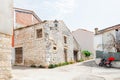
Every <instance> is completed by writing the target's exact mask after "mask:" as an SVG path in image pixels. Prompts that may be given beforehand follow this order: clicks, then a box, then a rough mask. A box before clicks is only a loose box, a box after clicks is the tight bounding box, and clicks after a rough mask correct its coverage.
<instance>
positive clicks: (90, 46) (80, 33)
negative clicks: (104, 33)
mask: <svg viewBox="0 0 120 80" xmlns="http://www.w3.org/2000/svg"><path fill="white" fill-rule="evenodd" d="M72 35H73V36H74V38H75V39H76V40H77V42H78V44H79V45H80V48H81V51H83V50H88V51H90V52H91V53H93V54H92V56H93V55H94V53H95V50H94V33H93V32H91V31H88V30H85V29H77V30H75V31H72Z"/></svg>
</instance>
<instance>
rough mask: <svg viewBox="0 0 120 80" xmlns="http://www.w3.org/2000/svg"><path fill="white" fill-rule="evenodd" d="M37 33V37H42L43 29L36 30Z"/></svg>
mask: <svg viewBox="0 0 120 80" xmlns="http://www.w3.org/2000/svg"><path fill="white" fill-rule="evenodd" d="M36 33H37V35H36V36H37V38H42V29H37V30H36Z"/></svg>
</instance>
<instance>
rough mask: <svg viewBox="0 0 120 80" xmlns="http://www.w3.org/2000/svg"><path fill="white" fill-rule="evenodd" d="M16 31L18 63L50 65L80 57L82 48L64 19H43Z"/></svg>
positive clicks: (16, 60) (15, 59)
mask: <svg viewBox="0 0 120 80" xmlns="http://www.w3.org/2000/svg"><path fill="white" fill-rule="evenodd" d="M14 32H15V37H14V39H15V58H14V63H15V64H16V65H25V66H30V65H33V64H34V65H36V66H40V65H43V66H48V65H49V64H58V63H62V62H71V61H76V60H79V59H80V50H79V49H80V48H79V46H78V45H77V44H75V45H74V43H76V42H75V41H74V38H73V36H72V34H71V32H70V31H69V29H68V28H67V27H66V25H65V24H64V22H63V21H57V20H55V21H43V22H42V23H38V24H34V25H30V26H26V27H23V28H17V29H15V31H14ZM23 33H24V34H23Z"/></svg>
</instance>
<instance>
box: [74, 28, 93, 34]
mask: <svg viewBox="0 0 120 80" xmlns="http://www.w3.org/2000/svg"><path fill="white" fill-rule="evenodd" d="M79 30H82V31H85V32H89V33H94V32H92V31H89V30H86V29H80V28H79V29H77V30H75V31H72V33H73V32H76V31H79Z"/></svg>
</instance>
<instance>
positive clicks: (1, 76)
mask: <svg viewBox="0 0 120 80" xmlns="http://www.w3.org/2000/svg"><path fill="white" fill-rule="evenodd" d="M10 78H11V36H10V35H6V34H3V33H0V80H10Z"/></svg>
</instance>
